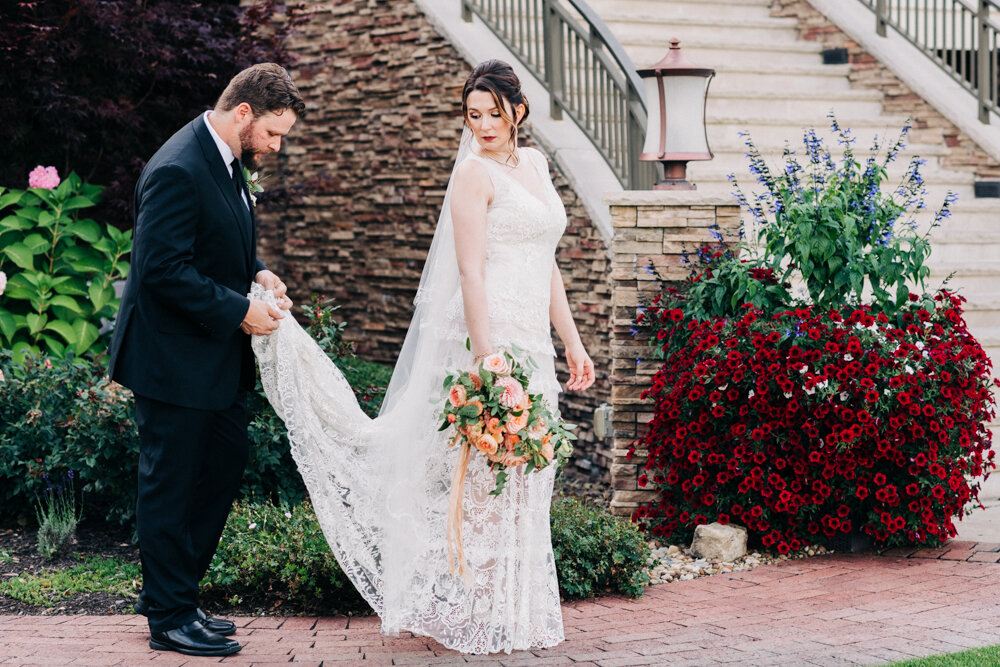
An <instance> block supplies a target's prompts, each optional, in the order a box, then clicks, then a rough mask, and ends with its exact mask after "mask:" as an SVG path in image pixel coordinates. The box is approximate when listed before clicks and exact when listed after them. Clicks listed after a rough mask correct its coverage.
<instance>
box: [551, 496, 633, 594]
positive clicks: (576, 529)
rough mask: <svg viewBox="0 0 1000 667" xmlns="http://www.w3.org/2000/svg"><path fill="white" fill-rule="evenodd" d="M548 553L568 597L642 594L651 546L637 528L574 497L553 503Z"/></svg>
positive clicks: (562, 588)
mask: <svg viewBox="0 0 1000 667" xmlns="http://www.w3.org/2000/svg"><path fill="white" fill-rule="evenodd" d="M552 551H553V552H554V554H555V558H556V571H557V572H558V574H559V590H560V592H561V593H562V595H563V597H564V598H566V599H574V598H585V597H592V596H594V595H599V594H602V593H623V594H625V595H629V596H632V597H638V596H640V595H642V591H643V588H644V587H645V585H646V584H648V583H649V575H648V574H646V572H645V565H646V559H647V558H648V557H649V553H650V552H649V546H648V545H647V544H646V541H645V539H644V538H643V536H642V533H640V532H639V529H638V528H637V527H636V526H635V524H633V523H631V522H629V521H628V520H627V519H623V518H619V517H616V516H612V515H611V514H610V513H609V512H608V511H607V510H605V509H603V508H599V507H595V506H593V505H588V504H585V503H582V502H580V501H579V500H576V499H575V498H557V499H556V500H555V501H554V502H553V503H552Z"/></svg>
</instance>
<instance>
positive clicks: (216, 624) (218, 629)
mask: <svg viewBox="0 0 1000 667" xmlns="http://www.w3.org/2000/svg"><path fill="white" fill-rule="evenodd" d="M197 611H198V620H200V621H201V624H202V625H204V626H205V627H206V628H208V629H209V630H211V631H212V632H214V633H215V634H217V635H222V636H223V637H228V636H229V635H231V634H235V632H236V624H235V623H233V622H232V621H230V620H227V619H225V618H215V617H214V616H209V615H208V614H206V613H205V612H204V611H202V609H201V607H199V608H198V609H197Z"/></svg>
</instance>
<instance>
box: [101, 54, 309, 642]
mask: <svg viewBox="0 0 1000 667" xmlns="http://www.w3.org/2000/svg"><path fill="white" fill-rule="evenodd" d="M304 112H305V105H304V103H303V102H302V98H301V97H300V96H299V93H298V90H297V89H296V87H295V85H294V84H293V83H292V80H291V77H290V76H289V75H288V73H287V72H286V71H285V70H284V69H283V68H282V67H280V66H278V65H275V64H272V63H265V64H260V65H254V66H253V67H250V68H248V69H246V70H244V71H242V72H240V73H239V74H238V75H236V77H234V78H233V80H232V81H231V82H230V83H229V85H228V86H227V87H226V89H225V91H224V92H223V93H222V96H221V97H220V98H219V100H218V102H217V103H216V105H215V108H214V109H212V110H210V111H207V112H205V113H204V114H202V115H200V116H198V117H197V118H195V119H194V120H193V121H191V122H190V123H188V124H187V125H186V126H185V127H183V128H182V129H181V130H180V131H178V132H177V133H176V134H174V135H173V136H172V137H171V138H170V139H169V140H168V141H167V142H166V143H165V144H164V145H163V146H162V147H161V148H160V149H159V150H158V151H157V152H156V154H155V155H153V157H152V158H151V159H150V160H149V162H148V163H147V164H146V167H145V168H144V169H143V171H142V175H141V176H140V178H139V182H138V184H137V186H136V191H135V236H134V244H133V250H132V265H131V271H130V273H129V276H128V280H127V282H126V285H125V293H124V295H123V297H122V302H121V308H120V310H119V314H118V319H117V323H116V325H115V331H114V335H113V338H112V341H111V347H110V357H111V359H110V365H109V368H108V374H109V376H110V377H111V379H113V380H116V381H117V382H120V383H121V384H123V385H125V386H126V387H129V388H130V389H132V391H133V393H134V394H135V406H136V422H137V425H138V428H139V445H140V455H139V494H138V503H137V505H136V520H137V523H138V535H139V552H140V558H141V560H142V575H143V589H142V593H141V595H140V596H139V601H138V602H137V604H136V610H137V611H138V612H139V613H141V614H144V615H145V616H146V617H147V618H148V621H149V628H150V634H151V637H150V646H151V647H153V648H155V649H160V650H173V651H179V652H181V653H184V654H187V655H209V656H221V655H229V654H231V653H235V652H236V651H239V650H240V648H241V646H240V644H239V643H238V642H236V641H235V640H233V639H229V638H227V637H226V635H231V634H233V633H234V632H235V631H236V628H235V625H234V624H233V623H232V622H231V621H226V620H223V619H216V618H212V617H211V616H207V615H206V614H205V613H204V612H203V611H202V610H201V608H200V606H199V603H198V582H199V581H200V580H201V578H202V576H204V574H205V572H206V570H207V569H208V565H209V563H210V562H211V560H212V556H213V555H214V553H215V549H216V547H217V546H218V543H219V538H220V536H221V534H222V530H223V528H224V526H225V523H226V517H227V516H228V514H229V510H230V507H231V505H232V502H233V499H234V498H235V497H236V494H237V492H238V491H239V487H240V481H241V479H242V476H243V469H244V467H245V465H246V461H247V457H248V454H249V441H248V438H247V424H248V415H247V407H246V406H247V403H246V393H247V390H249V389H252V388H253V385H254V379H255V373H254V358H253V352H252V350H251V348H250V336H251V335H267V334H270V333H271V332H272V331H274V329H276V328H277V326H278V322H277V320H279V319H281V318H282V317H284V315H285V313H284V312H283V311H287V310H288V308H290V307H291V302H290V301H289V300H288V299H287V297H285V292H286V287H285V285H284V283H282V282H281V280H279V279H278V277H277V276H276V275H275V274H274V273H272V272H271V271H268V270H267V268H266V267H265V266H264V264H263V263H262V262H261V261H260V260H259V259H257V255H256V231H255V226H254V213H253V200H252V198H251V197H250V193H249V192H248V191H247V184H246V182H245V180H244V173H243V169H244V167H246V168H247V169H248V170H250V171H253V170H254V169H256V167H257V160H258V158H259V157H260V156H262V155H265V154H267V153H273V152H275V151H277V150H278V149H279V148H280V147H281V139H282V137H284V136H285V135H286V134H288V132H289V130H290V129H291V127H292V125H293V124H294V123H295V121H296V119H298V118H300V117H302V116H303V114H304ZM251 281H256V282H258V283H260V284H261V285H263V286H264V287H265V288H266V289H271V290H273V291H274V294H275V296H276V297H278V298H279V306H280V308H274V307H273V306H267V305H265V304H264V303H263V302H261V301H251V300H249V299H248V298H247V297H246V294H247V293H248V291H249V289H250V284H251Z"/></svg>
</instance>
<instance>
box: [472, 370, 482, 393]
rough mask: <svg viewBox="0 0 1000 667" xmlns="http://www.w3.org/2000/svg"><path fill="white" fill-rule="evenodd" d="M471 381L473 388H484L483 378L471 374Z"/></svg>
mask: <svg viewBox="0 0 1000 667" xmlns="http://www.w3.org/2000/svg"><path fill="white" fill-rule="evenodd" d="M469 379H470V380H472V386H473V387H475V388H476V389H482V388H483V378H481V377H479V376H478V375H476V374H475V373H469Z"/></svg>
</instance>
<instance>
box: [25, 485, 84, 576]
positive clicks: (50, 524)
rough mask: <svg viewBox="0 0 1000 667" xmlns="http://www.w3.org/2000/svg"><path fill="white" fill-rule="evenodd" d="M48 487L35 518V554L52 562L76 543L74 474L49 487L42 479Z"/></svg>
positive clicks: (76, 518) (76, 521)
mask: <svg viewBox="0 0 1000 667" xmlns="http://www.w3.org/2000/svg"><path fill="white" fill-rule="evenodd" d="M43 477H44V478H45V480H46V481H48V482H49V483H48V485H47V486H46V488H45V491H44V493H43V494H42V497H41V499H39V500H38V501H37V506H36V510H35V515H36V517H37V518H38V553H40V554H42V555H43V556H44V557H46V558H53V557H55V556H57V555H59V554H62V553H65V552H66V551H67V550H68V549H69V546H70V545H71V544H72V543H73V540H75V539H76V525H77V523H79V521H80V515H79V513H78V512H77V507H76V493H75V491H74V488H73V471H72V470H70V471H69V472H67V473H66V478H65V479H64V480H63V481H61V482H59V483H56V484H52V482H51V481H50V480H49V477H48V474H45V475H43Z"/></svg>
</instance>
